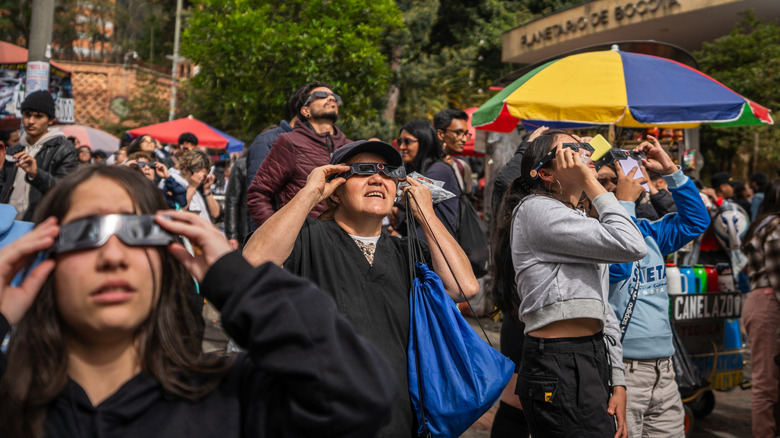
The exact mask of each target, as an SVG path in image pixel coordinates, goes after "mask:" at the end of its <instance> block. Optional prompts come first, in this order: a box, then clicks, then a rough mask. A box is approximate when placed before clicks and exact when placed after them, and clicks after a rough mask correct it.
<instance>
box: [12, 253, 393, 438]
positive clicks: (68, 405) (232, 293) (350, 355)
mask: <svg viewBox="0 0 780 438" xmlns="http://www.w3.org/2000/svg"><path fill="white" fill-rule="evenodd" d="M201 292H202V293H203V294H204V295H205V296H206V297H207V298H208V299H209V301H210V302H211V303H212V304H214V305H215V306H216V307H217V308H218V309H220V310H221V311H222V325H223V327H224V328H225V330H226V331H227V332H228V334H230V335H231V337H232V338H233V339H234V340H235V341H236V343H238V344H239V345H240V346H241V347H243V348H245V349H246V350H247V352H246V353H241V354H239V355H238V356H237V357H236V358H235V362H234V363H233V365H232V366H231V368H230V370H229V371H228V372H227V374H226V375H225V376H224V377H222V380H221V381H220V384H219V386H218V387H217V389H215V390H214V391H212V392H211V393H209V394H208V395H206V396H205V397H203V398H201V399H200V400H198V401H195V402H191V401H186V400H182V399H181V398H178V397H176V396H175V395H173V394H170V393H167V392H166V391H165V390H164V389H163V388H162V387H161V386H160V384H159V383H158V382H157V381H156V380H154V379H153V378H151V377H150V376H148V375H147V374H145V373H143V372H142V373H140V374H138V375H136V376H135V377H134V378H132V379H131V380H129V381H128V382H126V383H125V384H124V385H123V386H122V387H121V388H119V389H118V390H117V391H116V392H115V393H114V394H112V395H111V396H110V397H108V398H107V399H106V400H104V401H103V402H102V403H100V405H98V406H97V407H95V406H93V405H92V403H90V401H89V398H88V397H87V395H86V393H85V392H84V390H83V389H82V388H81V387H80V386H79V385H78V384H77V383H76V382H75V381H73V380H68V383H67V384H66V386H65V388H64V389H63V391H62V392H61V393H60V394H59V396H57V398H56V399H55V400H54V402H53V403H52V404H51V405H50V408H49V411H48V414H47V416H46V420H45V424H44V428H45V430H44V435H45V436H46V437H47V438H58V437H68V438H73V437H83V438H88V437H109V436H110V437H116V438H119V437H145V436H154V437H161V438H165V437H183V436H186V437H194V438H198V437H219V438H232V437H309V436H311V437H313V436H317V437H354V438H365V437H372V436H374V435H375V433H376V431H377V430H378V429H379V428H380V427H381V426H382V425H384V424H385V423H386V422H387V420H389V413H390V406H391V403H392V401H393V400H394V397H395V396H396V394H397V392H398V380H397V379H395V377H394V372H393V369H392V368H391V367H390V366H389V365H388V362H387V359H385V357H384V355H382V353H380V351H379V350H378V349H377V348H376V347H374V346H373V345H372V344H371V343H370V342H369V341H367V340H366V339H364V338H362V337H359V336H358V335H356V334H355V331H354V330H353V328H352V326H351V325H350V324H349V323H348V322H347V320H346V319H345V318H344V317H343V316H341V315H339V313H338V311H337V310H336V305H335V303H334V301H333V299H331V298H330V297H329V296H327V295H326V294H325V293H323V292H322V291H320V290H319V289H317V288H316V287H315V286H314V285H313V284H312V283H310V282H309V281H306V280H303V279H301V278H298V277H295V276H293V275H291V274H289V273H287V272H284V270H282V269H281V268H279V267H278V266H274V265H273V264H271V263H266V264H264V265H262V266H260V267H259V268H252V267H251V266H250V265H249V264H248V263H247V262H246V260H244V258H243V257H241V253H240V252H232V253H230V254H228V255H226V256H224V257H222V258H221V259H220V260H219V261H217V263H215V264H214V266H212V267H211V269H209V271H208V273H207V274H206V277H205V279H204V281H203V283H202V284H201ZM3 329H5V330H3ZM7 330H8V324H7V321H5V319H4V318H2V317H0V337H2V336H4V335H5V333H6V332H7ZM0 358H3V356H2V354H0ZM2 403H3V400H0V409H1V408H2Z"/></svg>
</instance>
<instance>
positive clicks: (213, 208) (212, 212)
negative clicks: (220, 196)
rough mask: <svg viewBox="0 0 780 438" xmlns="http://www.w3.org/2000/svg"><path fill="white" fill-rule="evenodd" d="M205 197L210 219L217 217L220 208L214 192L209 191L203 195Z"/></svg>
mask: <svg viewBox="0 0 780 438" xmlns="http://www.w3.org/2000/svg"><path fill="white" fill-rule="evenodd" d="M204 198H206V207H208V209H209V216H210V217H211V218H212V219H216V218H218V217H219V213H220V208H219V202H217V200H216V199H214V193H211V192H210V193H209V195H208V196H204Z"/></svg>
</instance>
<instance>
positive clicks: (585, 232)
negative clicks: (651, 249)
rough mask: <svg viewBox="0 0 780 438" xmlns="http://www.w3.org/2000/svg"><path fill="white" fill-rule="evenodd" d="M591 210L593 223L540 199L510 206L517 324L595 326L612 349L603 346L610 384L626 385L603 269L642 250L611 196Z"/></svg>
mask: <svg viewBox="0 0 780 438" xmlns="http://www.w3.org/2000/svg"><path fill="white" fill-rule="evenodd" d="M593 208H595V209H596V211H597V212H598V213H599V219H598V220H597V219H593V218H589V217H585V216H584V215H582V214H581V213H580V212H578V211H576V210H573V209H571V208H569V207H567V206H566V205H564V204H563V203H562V202H560V201H558V200H556V199H553V198H549V197H546V196H531V197H529V198H527V199H525V200H524V202H522V203H521V204H520V205H519V206H518V207H517V208H515V211H514V218H513V219H512V231H511V241H512V263H513V264H514V267H515V280H517V290H518V293H519V294H520V299H521V303H520V309H519V314H520V320H521V321H523V322H524V323H525V333H529V332H532V331H534V330H537V329H540V328H542V327H544V326H546V325H548V324H550V323H552V322H555V321H562V320H566V319H573V318H594V319H598V320H600V321H601V323H602V327H603V329H604V334H605V335H608V336H611V337H612V338H613V339H614V341H615V343H616V345H615V346H610V348H609V354H610V357H611V360H612V384H613V385H615V386H624V385H625V372H624V367H623V347H622V345H621V344H620V334H619V330H620V329H619V325H618V322H617V318H615V313H614V312H613V311H612V307H611V306H610V305H609V302H608V301H607V299H608V295H609V270H608V266H607V264H609V263H627V262H633V261H636V260H641V259H642V258H643V257H644V256H645V255H646V254H647V246H646V245H645V242H644V238H643V237H642V233H640V231H639V228H637V226H636V225H635V224H634V222H633V221H632V220H631V217H630V216H629V215H628V213H627V212H626V210H625V209H624V208H623V207H621V205H620V203H618V200H617V199H616V198H615V195H613V194H612V193H603V194H601V195H599V196H596V198H595V199H594V200H593Z"/></svg>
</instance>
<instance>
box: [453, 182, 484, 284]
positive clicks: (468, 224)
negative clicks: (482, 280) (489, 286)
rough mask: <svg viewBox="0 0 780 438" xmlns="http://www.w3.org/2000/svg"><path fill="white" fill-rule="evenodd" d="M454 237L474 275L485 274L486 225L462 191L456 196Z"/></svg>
mask: <svg viewBox="0 0 780 438" xmlns="http://www.w3.org/2000/svg"><path fill="white" fill-rule="evenodd" d="M455 237H456V238H457V239H458V243H459V244H460V247H461V248H463V252H465V253H466V256H468V258H469V261H470V262H471V269H472V270H473V271H474V275H475V276H476V277H477V278H479V277H482V276H484V275H485V274H487V272H488V261H489V259H490V245H489V244H488V238H487V227H486V226H485V223H484V222H482V219H480V218H479V215H478V214H477V211H476V210H475V209H474V206H473V205H472V204H471V199H469V196H468V195H466V194H464V193H461V194H460V197H459V198H458V229H457V230H456V232H455Z"/></svg>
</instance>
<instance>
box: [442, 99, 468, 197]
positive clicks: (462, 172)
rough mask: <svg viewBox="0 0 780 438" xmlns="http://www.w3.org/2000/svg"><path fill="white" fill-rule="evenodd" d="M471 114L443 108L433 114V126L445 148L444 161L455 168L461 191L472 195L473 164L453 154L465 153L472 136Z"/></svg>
mask: <svg viewBox="0 0 780 438" xmlns="http://www.w3.org/2000/svg"><path fill="white" fill-rule="evenodd" d="M468 122H469V115H468V114H466V112H465V111H461V110H456V109H445V110H441V111H439V112H438V113H436V115H435V116H433V127H434V128H436V135H437V136H438V137H439V142H441V146H442V148H444V155H445V156H444V161H446V162H447V163H449V165H450V166H452V168H453V170H455V177H456V178H457V179H458V185H459V186H460V191H461V192H462V193H465V194H467V195H471V192H472V190H473V186H474V183H473V181H472V178H471V166H469V164H468V162H467V161H465V160H461V159H460V158H456V157H453V154H461V153H463V147H464V146H465V145H466V142H467V141H468V140H469V139H470V138H471V134H469V129H468Z"/></svg>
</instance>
